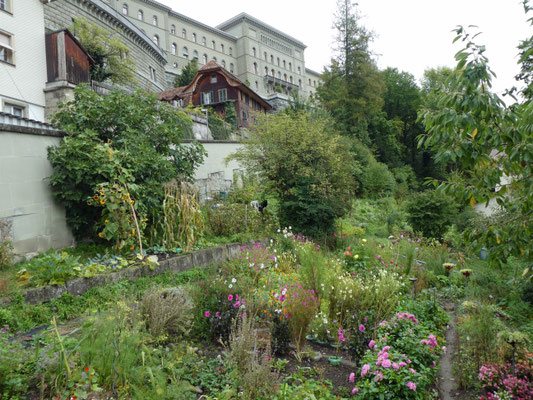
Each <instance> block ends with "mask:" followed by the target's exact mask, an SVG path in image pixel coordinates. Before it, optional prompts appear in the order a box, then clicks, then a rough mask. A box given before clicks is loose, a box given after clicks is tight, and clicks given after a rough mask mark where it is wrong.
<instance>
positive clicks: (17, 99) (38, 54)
mask: <svg viewBox="0 0 533 400" xmlns="http://www.w3.org/2000/svg"><path fill="white" fill-rule="evenodd" d="M10 4H11V6H12V9H11V13H7V12H3V11H0V30H1V31H3V32H5V33H7V34H9V35H12V41H11V47H13V49H14V57H13V63H12V64H9V63H5V62H0V111H4V112H6V111H7V110H6V103H8V104H14V105H17V106H22V107H24V115H23V116H24V117H25V118H31V119H34V120H38V121H44V106H45V99H44V93H43V89H44V85H45V83H46V54H45V45H44V14H43V5H42V4H41V2H40V1H39V0H24V1H11V3H10Z"/></svg>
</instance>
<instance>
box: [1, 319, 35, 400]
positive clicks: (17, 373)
mask: <svg viewBox="0 0 533 400" xmlns="http://www.w3.org/2000/svg"><path fill="white" fill-rule="evenodd" d="M0 322H1V320H0ZM1 326H2V324H1V323H0V396H1V397H2V398H5V399H18V398H22V396H23V395H24V393H27V392H28V389H29V382H28V379H27V375H28V374H30V373H31V371H32V369H33V368H35V358H34V357H33V358H32V357H31V355H30V352H28V351H27V350H26V349H25V348H24V346H23V345H22V343H21V342H20V341H19V340H13V339H14V337H13V334H12V333H11V331H10V330H9V327H7V328H1Z"/></svg>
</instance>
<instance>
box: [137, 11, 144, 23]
mask: <svg viewBox="0 0 533 400" xmlns="http://www.w3.org/2000/svg"><path fill="white" fill-rule="evenodd" d="M137 19H138V20H139V21H144V11H143V10H138V11H137Z"/></svg>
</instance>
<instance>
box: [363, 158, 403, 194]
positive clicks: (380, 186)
mask: <svg viewBox="0 0 533 400" xmlns="http://www.w3.org/2000/svg"><path fill="white" fill-rule="evenodd" d="M362 184H363V190H364V193H366V194H367V195H368V196H370V197H374V198H376V197H382V196H388V195H390V194H392V193H393V191H394V188H395V185H396V182H395V179H394V175H393V174H392V172H390V171H389V168H388V167H387V165H386V164H383V163H380V162H377V161H376V162H370V163H369V164H368V166H367V167H366V168H365V171H364V173H363V176H362Z"/></svg>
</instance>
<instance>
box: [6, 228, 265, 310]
mask: <svg viewBox="0 0 533 400" xmlns="http://www.w3.org/2000/svg"><path fill="white" fill-rule="evenodd" d="M258 242H260V243H261V244H262V245H266V244H267V239H260V240H258ZM253 243H254V242H249V243H243V244H240V243H231V244H226V245H221V246H216V247H210V248H207V249H202V250H198V251H195V252H193V253H190V254H184V255H181V256H175V257H171V258H168V259H166V260H163V261H161V262H160V263H159V265H156V266H155V268H153V269H150V268H149V267H147V266H141V267H132V268H126V269H123V270H120V271H117V272H112V273H110V274H102V275H96V276H93V277H91V278H77V279H73V280H71V281H68V282H67V283H66V284H65V285H50V286H42V287H38V288H32V289H27V290H25V291H24V292H23V293H22V295H23V296H24V300H26V302H27V303H30V304H40V303H45V302H48V301H50V300H52V299H57V298H59V297H61V296H62V295H63V294H64V293H68V294H71V295H73V296H79V295H82V294H83V293H85V292H87V291H88V290H90V289H92V288H94V287H98V286H105V285H110V284H113V283H116V282H120V281H124V280H127V281H134V280H137V279H139V278H144V277H150V276H155V275H160V274H163V273H165V272H168V271H170V272H172V273H174V274H179V273H180V272H184V271H187V270H189V269H192V268H194V267H207V266H208V265H213V264H219V263H222V262H224V261H226V260H229V259H231V258H233V257H235V256H236V255H237V254H238V253H239V249H240V247H241V246H251V245H252V244H253ZM9 303H10V300H9V299H8V298H4V299H0V306H1V305H4V306H5V305H8V304H9Z"/></svg>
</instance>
